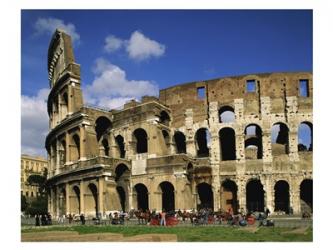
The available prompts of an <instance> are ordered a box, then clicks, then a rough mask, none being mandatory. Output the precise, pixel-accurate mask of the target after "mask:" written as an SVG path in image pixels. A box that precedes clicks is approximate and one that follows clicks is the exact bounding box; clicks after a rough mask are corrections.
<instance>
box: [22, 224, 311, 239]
mask: <svg viewBox="0 0 333 250" xmlns="http://www.w3.org/2000/svg"><path fill="white" fill-rule="evenodd" d="M42 231H76V232H78V233H79V234H91V233H121V234H123V235H124V236H125V237H126V236H134V235H139V234H156V233H157V234H176V235H177V237H178V241H186V242H194V241H199V242H209V241H215V242H222V241H224V242H246V241H247V242H256V241H257V242H258V241H269V242H291V241H292V242H306V241H308V242H309V241H310V242H311V241H312V228H308V229H307V230H306V231H305V232H304V233H297V232H292V231H293V229H292V228H260V229H258V230H257V231H255V232H253V231H250V230H247V228H239V227H235V228H233V227H219V226H213V227H204V226H200V227H181V226H178V227H153V226H130V227H124V226H72V227H49V228H42V227H40V228H31V229H23V230H22V231H21V232H22V233H27V232H42Z"/></svg>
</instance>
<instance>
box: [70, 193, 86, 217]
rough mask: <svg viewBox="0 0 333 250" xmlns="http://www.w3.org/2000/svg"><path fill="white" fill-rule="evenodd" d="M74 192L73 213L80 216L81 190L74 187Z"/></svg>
mask: <svg viewBox="0 0 333 250" xmlns="http://www.w3.org/2000/svg"><path fill="white" fill-rule="evenodd" d="M73 192H74V198H73V204H71V207H72V208H73V211H72V212H74V213H75V214H80V213H81V207H80V205H81V203H80V188H79V187H78V186H74V187H73ZM82 212H83V211H82Z"/></svg>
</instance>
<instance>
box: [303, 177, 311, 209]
mask: <svg viewBox="0 0 333 250" xmlns="http://www.w3.org/2000/svg"><path fill="white" fill-rule="evenodd" d="M300 198H301V211H302V213H304V212H309V213H312V208H313V183H312V180H311V179H306V180H303V181H302V183H301V187H300Z"/></svg>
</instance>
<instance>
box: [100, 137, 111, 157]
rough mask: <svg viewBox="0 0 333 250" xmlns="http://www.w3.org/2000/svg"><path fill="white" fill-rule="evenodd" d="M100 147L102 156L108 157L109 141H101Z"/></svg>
mask: <svg viewBox="0 0 333 250" xmlns="http://www.w3.org/2000/svg"><path fill="white" fill-rule="evenodd" d="M102 146H103V149H104V155H105V156H110V146H109V141H108V140H107V139H103V140H102Z"/></svg>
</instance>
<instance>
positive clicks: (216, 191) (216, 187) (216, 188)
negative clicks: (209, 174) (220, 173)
mask: <svg viewBox="0 0 333 250" xmlns="http://www.w3.org/2000/svg"><path fill="white" fill-rule="evenodd" d="M214 179H219V178H218V177H215V178H214ZM212 189H213V198H214V211H218V210H219V209H220V208H221V192H220V181H219V180H214V181H213V185H212Z"/></svg>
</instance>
